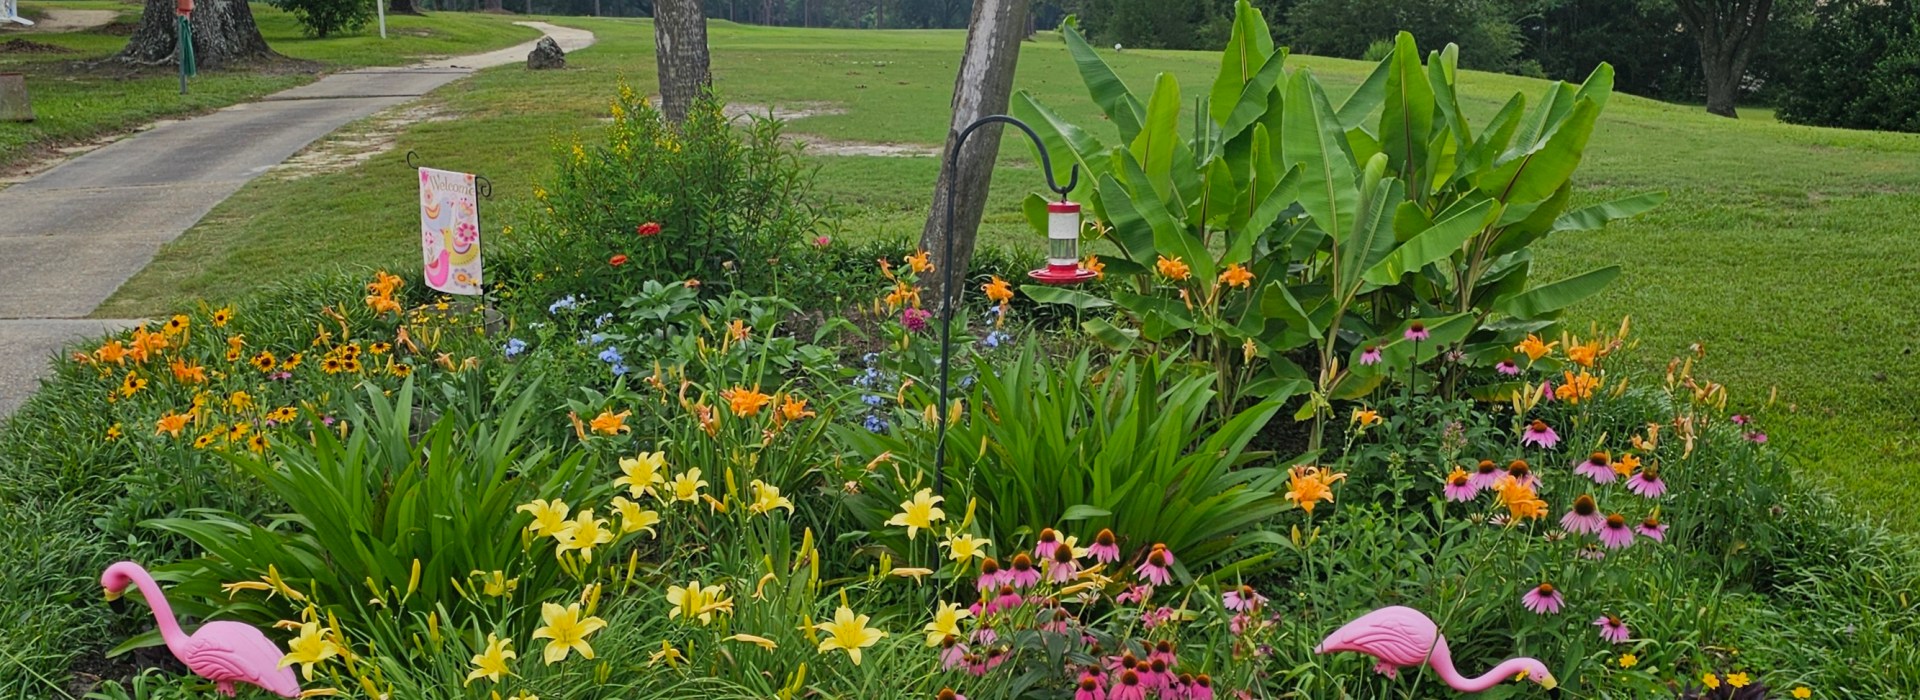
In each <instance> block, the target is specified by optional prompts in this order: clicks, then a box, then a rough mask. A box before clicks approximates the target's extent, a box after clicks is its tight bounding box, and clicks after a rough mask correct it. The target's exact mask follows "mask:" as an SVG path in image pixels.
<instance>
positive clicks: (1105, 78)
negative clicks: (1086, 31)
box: [1062, 26, 1147, 142]
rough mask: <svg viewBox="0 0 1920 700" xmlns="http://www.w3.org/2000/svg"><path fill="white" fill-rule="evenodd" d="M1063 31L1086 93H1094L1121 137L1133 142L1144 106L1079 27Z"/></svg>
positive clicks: (1145, 109)
mask: <svg viewBox="0 0 1920 700" xmlns="http://www.w3.org/2000/svg"><path fill="white" fill-rule="evenodd" d="M1062 33H1063V34H1065V38H1066V41H1067V53H1068V54H1070V55H1072V56H1073V65H1074V66H1075V67H1076V68H1078V69H1080V78H1081V79H1082V80H1084V81H1086V83H1087V94H1089V95H1092V96H1093V103H1094V104H1097V105H1099V106H1100V111H1102V112H1105V113H1106V115H1107V119H1110V120H1112V121H1113V125H1114V126H1116V127H1119V129H1120V140H1121V141H1123V142H1125V141H1132V140H1133V137H1134V136H1137V135H1139V133H1140V125H1141V124H1143V123H1145V122H1146V120H1147V108H1146V107H1145V106H1144V105H1142V104H1140V99H1139V98H1137V97H1134V96H1133V92H1132V91H1130V90H1128V89H1127V84H1126V83H1123V82H1120V76H1118V75H1114V74H1113V68H1111V67H1109V66H1107V62H1106V61H1102V60H1100V54H1099V53H1096V52H1095V51H1094V50H1093V45H1091V44H1088V43H1087V38H1086V37H1084V36H1081V35H1080V30H1078V29H1075V28H1074V27H1072V26H1065V27H1063V28H1062Z"/></svg>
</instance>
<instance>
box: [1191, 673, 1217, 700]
mask: <svg viewBox="0 0 1920 700" xmlns="http://www.w3.org/2000/svg"><path fill="white" fill-rule="evenodd" d="M1187 700H1213V679H1212V678H1210V677H1208V676H1207V674H1204V673H1202V674H1200V675H1198V676H1194V677H1193V683H1192V684H1190V685H1188V686H1187Z"/></svg>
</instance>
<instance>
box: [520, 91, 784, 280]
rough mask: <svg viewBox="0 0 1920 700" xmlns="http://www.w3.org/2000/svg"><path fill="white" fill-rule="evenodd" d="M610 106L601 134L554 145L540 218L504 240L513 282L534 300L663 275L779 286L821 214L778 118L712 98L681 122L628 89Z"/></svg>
mask: <svg viewBox="0 0 1920 700" xmlns="http://www.w3.org/2000/svg"><path fill="white" fill-rule="evenodd" d="M610 111H611V112H612V117H613V119H612V122H611V123H609V124H607V126H606V139H605V142H604V143H596V144H592V145H588V144H583V143H580V142H578V141H576V142H573V143H568V144H563V145H561V146H559V147H558V148H557V149H556V154H555V155H556V157H555V161H556V163H555V165H556V168H555V173H554V175H553V178H552V179H551V180H550V181H549V182H548V183H547V184H546V185H545V186H543V187H540V188H536V189H535V191H534V199H535V200H536V202H535V203H534V208H535V211H534V212H533V215H534V216H533V221H532V222H531V223H530V224H529V225H528V226H527V228H526V230H525V231H523V232H516V233H515V234H513V235H511V236H509V237H507V238H506V244H505V247H506V255H507V256H508V258H509V259H510V261H511V262H510V263H508V269H507V270H506V273H505V275H504V278H505V280H506V284H507V286H509V287H512V288H514V289H515V290H516V291H517V293H521V294H528V295H531V297H532V298H534V299H537V300H552V299H557V298H559V297H562V296H565V295H567V294H570V293H573V292H576V291H579V290H594V293H595V294H598V295H601V296H603V297H607V298H624V297H625V296H627V295H628V294H630V293H632V292H634V291H636V290H638V289H639V286H640V284H641V283H642V282H644V281H646V280H663V279H664V280H672V279H682V280H685V279H696V280H700V283H701V284H702V285H706V286H707V288H709V289H719V290H722V291H724V290H726V289H730V288H734V287H738V288H741V289H743V290H745V291H748V292H755V293H758V292H769V291H773V290H772V288H771V285H772V284H773V281H774V279H775V277H776V276H775V275H774V274H772V273H773V270H774V269H776V267H777V266H778V265H779V262H778V260H779V259H780V258H781V256H783V255H787V254H789V253H794V252H797V251H800V250H801V249H800V247H799V244H800V243H801V241H802V240H803V239H804V238H805V237H806V236H808V235H809V234H812V233H813V231H814V229H815V227H816V226H817V225H818V223H819V216H818V215H817V214H816V213H815V212H814V210H813V209H812V207H811V205H810V204H809V192H810V191H811V188H812V173H811V171H809V170H807V169H806V168H805V167H804V166H803V165H802V164H801V163H800V161H799V155H798V151H797V150H796V147H795V146H793V145H792V144H788V143H785V142H783V141H782V140H781V138H780V122H778V121H775V120H772V119H762V118H755V119H753V120H752V121H751V122H750V123H749V124H748V125H747V128H746V129H739V128H737V127H738V124H737V123H736V120H735V119H733V118H731V117H729V116H728V115H727V114H726V113H725V112H724V111H723V110H722V106H721V104H720V102H719V100H717V99H714V98H711V97H708V98H705V99H702V100H701V101H699V102H698V103H696V104H695V105H694V107H693V109H692V110H691V111H690V112H689V114H688V117H687V120H686V121H685V122H684V123H681V124H674V123H671V122H669V121H667V120H666V119H665V117H663V116H662V115H661V114H660V112H659V111H658V110H656V109H655V108H654V107H653V106H652V105H650V104H648V103H647V101H646V99H645V98H644V96H642V95H639V94H638V93H635V92H634V91H633V90H632V89H630V88H626V87H622V88H621V90H620V94H619V96H618V97H617V98H616V99H615V100H614V101H613V103H612V106H611V110H610ZM496 278H500V276H497V277H496Z"/></svg>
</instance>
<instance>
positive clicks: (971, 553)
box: [945, 530, 993, 561]
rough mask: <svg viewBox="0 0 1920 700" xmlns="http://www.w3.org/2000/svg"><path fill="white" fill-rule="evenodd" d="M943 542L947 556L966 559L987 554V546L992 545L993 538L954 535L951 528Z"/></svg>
mask: <svg viewBox="0 0 1920 700" xmlns="http://www.w3.org/2000/svg"><path fill="white" fill-rule="evenodd" d="M945 544H946V547H947V556H948V557H950V558H952V559H953V560H954V561H966V560H968V559H973V558H976V557H985V556H987V547H990V546H993V540H990V539H987V538H984V537H974V536H973V535H969V534H959V535H955V534H953V531H952V530H948V531H947V541H946V543H945Z"/></svg>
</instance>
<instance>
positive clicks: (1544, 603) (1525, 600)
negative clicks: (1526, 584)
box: [1520, 583, 1566, 615]
mask: <svg viewBox="0 0 1920 700" xmlns="http://www.w3.org/2000/svg"><path fill="white" fill-rule="evenodd" d="M1565 604H1566V599H1565V598H1562V597H1560V591H1557V590H1554V589H1553V584H1551V583H1542V584H1540V585H1538V586H1534V587H1533V588H1530V589H1528V590H1527V593H1526V595H1523V596H1520V605H1522V606H1524V607H1525V608H1526V609H1528V610H1530V611H1533V613H1534V614H1536V615H1554V614H1558V613H1559V612H1560V606H1561V605H1565Z"/></svg>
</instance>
